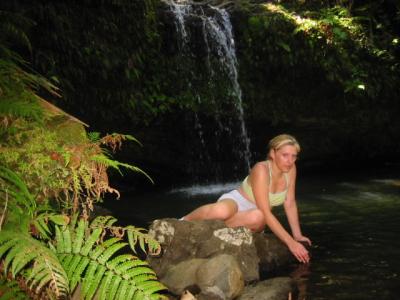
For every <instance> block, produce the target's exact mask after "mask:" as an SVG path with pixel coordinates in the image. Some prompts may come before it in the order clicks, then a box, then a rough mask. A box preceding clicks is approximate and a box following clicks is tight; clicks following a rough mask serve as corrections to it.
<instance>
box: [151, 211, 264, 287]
mask: <svg viewBox="0 0 400 300" xmlns="http://www.w3.org/2000/svg"><path fill="white" fill-rule="evenodd" d="M149 234H151V235H152V236H153V237H154V238H155V239H156V240H158V241H159V242H160V244H161V246H162V248H163V253H162V255H161V256H160V257H149V258H148V261H149V263H150V265H151V267H152V268H153V269H154V271H155V272H156V273H157V274H158V276H160V277H163V276H164V275H165V274H166V272H167V271H168V269H169V268H170V267H171V266H174V265H176V264H178V263H180V262H183V261H186V260H189V259H193V258H211V257H214V256H217V255H218V254H230V255H232V256H233V257H234V258H235V259H236V261H237V262H238V264H239V267H240V269H241V271H242V273H243V276H244V281H245V282H252V281H257V280H258V279H259V269H258V264H259V259H258V255H257V250H256V247H255V245H254V239H253V234H252V232H251V231H250V230H248V229H246V228H244V227H238V228H227V227H226V226H225V224H224V222H222V221H217V220H203V221H194V222H187V221H179V220H176V219H162V220H155V221H154V222H153V223H152V224H151V226H150V229H149Z"/></svg>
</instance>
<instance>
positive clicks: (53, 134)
mask: <svg viewBox="0 0 400 300" xmlns="http://www.w3.org/2000/svg"><path fill="white" fill-rule="evenodd" d="M0 17H2V18H3V19H5V20H8V19H7V18H5V17H9V14H0ZM9 19H10V20H14V19H12V18H9ZM15 20H19V19H18V17H17V16H16V18H15ZM8 22H9V23H6V24H8V25H9V26H2V27H0V31H4V32H6V33H7V34H4V35H3V34H1V37H0V138H1V142H0V299H69V298H71V297H78V298H80V299H93V298H94V297H97V298H98V299H161V298H163V296H162V291H163V290H165V287H164V286H163V285H162V284H161V283H159V282H158V280H157V277H156V274H155V273H154V271H153V270H152V269H151V268H150V267H149V266H148V264H147V263H146V262H145V261H144V260H143V258H144V257H145V256H146V255H152V254H158V253H159V252H160V246H159V244H158V243H157V242H156V241H155V240H153V239H152V238H151V237H150V236H149V235H147V233H146V230H145V229H143V228H137V227H134V226H131V225H130V226H125V227H122V226H118V225H116V222H117V220H116V219H115V218H114V217H111V216H107V217H101V216H100V217H96V218H93V217H92V218H90V213H91V211H92V210H93V206H94V203H96V202H99V201H101V199H102V196H103V194H104V193H107V192H108V193H109V192H111V193H116V194H117V196H119V193H118V191H117V190H116V189H114V188H112V187H111V186H110V185H109V181H108V178H107V173H106V171H107V169H108V168H111V169H115V170H116V171H118V172H121V171H122V168H125V169H129V170H133V171H135V172H139V173H142V174H144V175H145V176H147V177H148V175H147V174H146V173H144V172H143V171H142V170H141V169H139V168H137V167H136V166H133V165H130V164H126V163H121V162H119V161H116V160H114V159H113V158H112V156H111V154H112V152H114V151H115V150H118V149H119V147H120V146H121V144H122V142H123V141H125V140H132V141H135V142H138V141H137V140H136V139H135V138H134V137H132V136H131V135H122V134H109V135H105V136H101V135H100V134H98V133H90V134H87V133H86V130H85V126H86V124H84V123H83V122H81V121H80V120H78V119H76V118H74V117H73V116H71V115H69V114H67V113H65V112H64V111H62V110H60V109H59V108H57V107H56V106H54V105H52V104H51V103H49V102H48V101H46V100H44V97H46V96H47V97H51V98H53V97H59V92H58V89H57V88H56V86H55V85H54V84H53V83H51V82H50V81H48V80H46V79H45V78H43V77H42V76H40V75H38V74H35V73H34V72H33V71H32V70H30V68H29V66H28V64H27V63H26V62H25V61H24V60H23V59H22V58H21V56H19V55H17V54H16V53H15V52H14V51H11V50H10V45H11V44H12V43H9V42H8V41H9V38H10V37H11V38H14V37H21V36H22V37H25V35H24V34H23V31H19V30H18V29H19V27H14V23H13V22H14V21H8ZM1 24H2V25H4V23H3V22H2V23H1ZM22 40H23V41H24V42H26V41H27V40H26V39H22ZM28 49H30V47H28ZM39 95H40V96H39ZM106 146H107V147H108V148H109V149H110V150H108V149H106V148H105V147H106ZM148 179H149V180H151V179H150V177H148Z"/></svg>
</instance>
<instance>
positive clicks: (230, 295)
mask: <svg viewBox="0 0 400 300" xmlns="http://www.w3.org/2000/svg"><path fill="white" fill-rule="evenodd" d="M196 275H197V283H198V285H199V287H200V289H201V293H200V295H208V296H213V297H220V299H234V298H235V297H237V296H239V295H240V294H241V292H242V291H243V288H244V280H243V273H242V271H241V269H240V266H239V264H238V263H237V261H236V259H235V258H234V257H233V256H232V255H227V254H220V255H217V256H215V257H213V258H211V259H209V260H208V261H207V262H206V263H205V264H203V265H201V266H200V268H199V269H198V270H197V274H196Z"/></svg>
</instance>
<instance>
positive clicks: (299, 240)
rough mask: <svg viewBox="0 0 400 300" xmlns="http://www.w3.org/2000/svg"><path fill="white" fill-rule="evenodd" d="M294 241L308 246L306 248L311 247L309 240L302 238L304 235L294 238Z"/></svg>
mask: <svg viewBox="0 0 400 300" xmlns="http://www.w3.org/2000/svg"><path fill="white" fill-rule="evenodd" d="M294 240H295V241H298V242H305V243H307V244H308V246H311V240H310V239H309V238H308V237H306V236H304V235H300V236H295V237H294Z"/></svg>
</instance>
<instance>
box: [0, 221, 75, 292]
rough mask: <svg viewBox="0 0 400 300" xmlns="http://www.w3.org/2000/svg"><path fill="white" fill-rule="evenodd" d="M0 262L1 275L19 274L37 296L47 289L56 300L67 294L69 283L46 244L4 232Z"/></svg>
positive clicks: (0, 238) (14, 233) (2, 233)
mask: <svg viewBox="0 0 400 300" xmlns="http://www.w3.org/2000/svg"><path fill="white" fill-rule="evenodd" d="M0 259H2V260H3V269H4V274H7V273H10V274H11V276H12V277H13V278H15V277H16V276H17V275H20V274H22V271H23V270H27V273H26V274H25V273H24V277H25V278H26V283H27V284H28V287H29V288H30V289H32V290H33V291H34V292H35V293H36V294H39V293H40V292H41V291H42V290H43V289H44V288H46V287H50V288H51V290H52V291H53V293H54V295H55V296H56V297H57V298H60V297H64V296H67V295H68V294H69V280H68V277H67V274H66V272H65V270H64V268H63V267H62V265H61V264H60V262H59V260H58V258H57V256H56V255H55V253H54V252H53V251H51V250H50V249H49V248H48V247H47V246H46V245H45V244H43V243H41V242H40V241H38V240H36V239H34V238H33V237H32V236H30V235H28V234H24V233H21V232H18V231H15V230H7V229H4V230H2V231H1V235H0Z"/></svg>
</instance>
